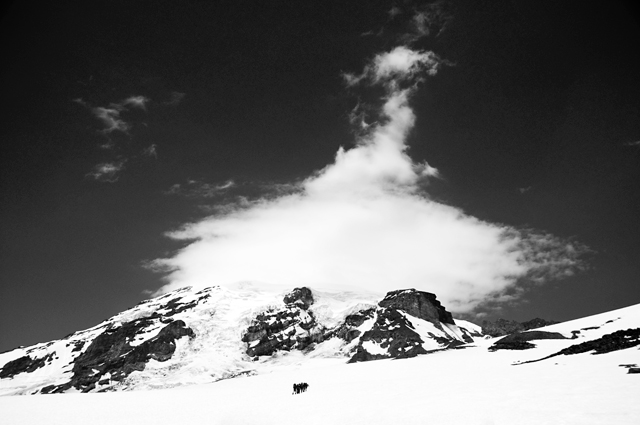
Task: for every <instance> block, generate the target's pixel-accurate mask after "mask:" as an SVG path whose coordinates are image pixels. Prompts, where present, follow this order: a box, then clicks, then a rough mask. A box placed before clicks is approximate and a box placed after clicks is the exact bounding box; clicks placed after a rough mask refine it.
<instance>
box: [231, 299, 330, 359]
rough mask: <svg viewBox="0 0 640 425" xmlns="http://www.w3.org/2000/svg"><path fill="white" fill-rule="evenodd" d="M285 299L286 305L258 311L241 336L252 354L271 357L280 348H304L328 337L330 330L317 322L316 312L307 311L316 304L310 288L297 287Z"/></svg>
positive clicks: (248, 351) (252, 355) (253, 355)
mask: <svg viewBox="0 0 640 425" xmlns="http://www.w3.org/2000/svg"><path fill="white" fill-rule="evenodd" d="M282 301H283V302H284V304H285V305H284V307H282V308H279V309H270V310H268V311H265V312H263V313H260V314H258V315H257V316H256V318H255V319H253V322H252V324H251V326H249V327H248V328H247V331H246V332H245V334H244V335H243V336H242V341H243V342H246V343H247V350H246V353H247V354H248V355H249V356H251V357H256V356H270V355H272V354H273V353H275V352H276V351H278V350H285V351H290V350H292V349H297V350H304V349H307V348H308V347H310V346H311V345H312V344H314V343H319V342H322V341H324V340H325V339H326V335H325V334H326V331H327V330H326V329H325V328H324V327H322V326H320V325H318V322H317V321H316V318H315V316H314V315H313V312H311V311H309V310H308V309H309V307H311V305H313V303H314V299H313V293H312V292H311V290H310V289H309V288H306V287H302V288H295V289H294V290H293V291H291V292H289V293H288V294H287V295H285V296H284V298H283V300H282Z"/></svg>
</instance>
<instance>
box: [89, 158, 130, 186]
mask: <svg viewBox="0 0 640 425" xmlns="http://www.w3.org/2000/svg"><path fill="white" fill-rule="evenodd" d="M125 162H126V161H125V160H120V161H117V162H103V163H100V164H97V165H96V166H95V167H93V170H91V172H89V173H87V175H86V176H87V177H90V178H92V179H95V180H98V181H100V182H105V183H114V182H116V181H118V179H119V178H120V176H119V174H120V172H121V171H122V170H123V169H124V164H125Z"/></svg>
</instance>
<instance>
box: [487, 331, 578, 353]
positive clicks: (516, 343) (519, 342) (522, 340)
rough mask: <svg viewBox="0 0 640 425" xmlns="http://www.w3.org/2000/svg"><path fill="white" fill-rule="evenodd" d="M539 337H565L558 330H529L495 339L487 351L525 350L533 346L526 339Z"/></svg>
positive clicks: (533, 339) (537, 338)
mask: <svg viewBox="0 0 640 425" xmlns="http://www.w3.org/2000/svg"><path fill="white" fill-rule="evenodd" d="M539 339H567V337H565V336H564V335H562V334H561V333H558V332H545V331H529V332H518V333H514V334H511V335H508V336H505V337H504V338H502V339H499V340H498V341H496V343H495V344H493V345H492V346H491V347H489V351H496V350H527V349H529V348H535V345H534V344H531V343H530V342H527V341H535V340H539Z"/></svg>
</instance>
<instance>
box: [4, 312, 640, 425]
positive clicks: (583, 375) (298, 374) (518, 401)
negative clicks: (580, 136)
mask: <svg viewBox="0 0 640 425" xmlns="http://www.w3.org/2000/svg"><path fill="white" fill-rule="evenodd" d="M607 322H608V323H607ZM638 323H640V306H632V307H629V308H626V309H620V310H616V311H613V312H609V313H604V314H601V315H597V316H591V317H589V318H585V319H580V320H576V321H572V322H566V323H561V324H558V325H553V326H550V327H547V328H544V329H545V330H549V331H554V332H561V333H565V334H569V335H570V334H571V332H572V331H574V330H580V329H582V328H587V327H597V329H588V330H583V331H582V335H581V336H580V337H579V338H578V339H577V340H544V341H535V343H536V345H537V348H536V349H533V350H525V351H497V352H489V351H488V350H487V348H488V347H489V346H490V345H491V344H492V343H493V342H494V341H495V340H479V341H477V342H476V343H475V344H474V346H471V347H468V348H465V349H459V350H450V351H442V352H436V353H433V354H429V355H424V356H419V357H416V358H412V359H404V360H379V361H373V362H366V363H357V364H345V362H344V359H336V358H322V357H319V356H318V357H315V358H312V359H309V358H308V357H305V356H304V355H303V354H301V353H296V352H292V353H289V354H285V355H283V356H280V358H278V359H277V361H274V362H271V363H270V364H271V365H272V367H270V366H269V365H270V364H264V365H263V367H262V368H261V369H262V374H260V375H258V376H251V377H240V378H234V379H228V380H223V381H219V382H216V383H212V384H202V385H193V386H188V387H179V388H173V389H165V390H154V391H131V392H114V393H100V394H62V395H60V394H55V395H38V396H15V397H0V412H1V413H0V415H1V416H0V417H1V422H2V423H3V424H7V425H13V424H32V423H46V424H64V425H75V424H78V425H80V424H82V425H84V424H86V423H87V421H90V423H92V424H95V425H98V424H115V423H123V424H128V423H135V424H157V423H179V424H294V423H295V424H299V423H304V424H389V423H419V424H461V425H469V424H509V425H512V424H536V425H540V424H580V425H585V424H616V425H620V424H633V425H636V424H638V423H640V403H638V402H637V398H638V394H640V375H638V374H628V373H627V369H626V368H624V367H621V366H620V365H624V364H634V363H635V364H638V363H640V351H639V350H638V347H634V348H630V349H626V350H621V351H616V352H612V353H607V354H603V355H591V354H589V353H584V354H577V355H572V356H558V357H554V358H551V359H548V360H543V361H541V362H537V363H529V364H523V365H514V363H516V362H520V361H526V360H533V359H537V358H541V357H544V356H546V355H548V354H551V353H553V352H556V351H558V350H559V349H561V348H564V347H566V346H568V345H570V344H575V343H579V342H582V341H584V340H587V339H593V338H597V337H599V334H605V333H610V332H613V331H615V330H616V329H626V328H630V327H638ZM296 382H307V383H309V384H310V387H309V390H308V391H307V392H306V393H303V394H299V395H292V394H291V391H292V384H293V383H296Z"/></svg>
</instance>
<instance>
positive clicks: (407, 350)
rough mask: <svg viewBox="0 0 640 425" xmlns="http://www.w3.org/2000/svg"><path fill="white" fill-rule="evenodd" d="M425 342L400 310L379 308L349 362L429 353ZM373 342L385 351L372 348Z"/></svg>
mask: <svg viewBox="0 0 640 425" xmlns="http://www.w3.org/2000/svg"><path fill="white" fill-rule="evenodd" d="M423 343H424V341H423V340H422V338H420V335H419V334H418V333H417V332H416V331H415V328H414V327H413V325H412V324H411V323H410V322H409V321H408V320H407V319H406V318H405V316H404V315H403V314H402V313H400V311H398V310H397V309H394V308H382V309H378V311H377V319H376V321H375V323H374V324H373V327H372V328H371V329H370V330H368V331H366V332H365V333H364V334H363V335H362V337H361V338H360V343H359V344H358V345H357V347H356V352H355V354H354V355H353V356H352V357H351V359H350V360H349V363H355V362H364V361H369V360H378V359H387V358H408V357H415V356H417V355H418V354H426V353H427V351H426V350H425V349H424V348H423V347H422V344H423ZM372 344H373V346H374V347H376V348H379V349H381V350H382V351H383V353H381V352H378V350H372V349H371V348H372V347H371V345H372Z"/></svg>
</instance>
